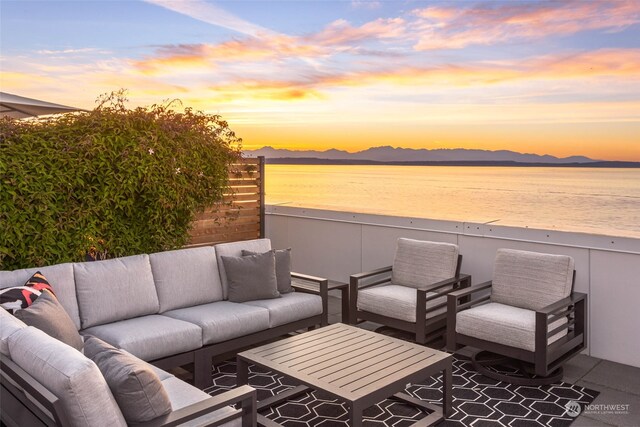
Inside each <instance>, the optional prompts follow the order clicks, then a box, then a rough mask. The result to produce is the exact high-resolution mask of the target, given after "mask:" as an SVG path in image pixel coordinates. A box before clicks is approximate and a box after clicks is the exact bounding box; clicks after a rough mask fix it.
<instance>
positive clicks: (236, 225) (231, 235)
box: [188, 158, 264, 246]
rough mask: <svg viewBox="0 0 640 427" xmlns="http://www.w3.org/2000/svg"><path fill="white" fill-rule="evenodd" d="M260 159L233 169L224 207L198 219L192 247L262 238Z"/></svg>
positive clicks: (200, 214) (212, 207)
mask: <svg viewBox="0 0 640 427" xmlns="http://www.w3.org/2000/svg"><path fill="white" fill-rule="evenodd" d="M261 171H262V167H261V165H260V159H257V158H252V159H243V160H242V161H240V162H238V163H234V164H232V165H231V167H230V168H229V180H228V185H229V186H228V187H227V189H226V190H225V194H224V197H223V200H222V202H221V203H219V204H216V205H215V206H211V207H210V208H208V209H206V210H205V211H204V212H203V213H199V214H197V215H196V219H195V220H194V222H193V224H192V229H191V232H190V235H191V238H190V241H189V245H188V246H204V245H213V244H217V243H223V242H231V241H237V240H248V239H256V238H259V237H260V234H261V228H262V224H261V223H260V222H261V218H262V215H261V211H260V209H261V207H262V205H263V202H264V200H263V197H264V195H263V194H261V185H262V180H263V177H262V176H261Z"/></svg>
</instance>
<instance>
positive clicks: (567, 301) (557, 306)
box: [536, 292, 587, 316]
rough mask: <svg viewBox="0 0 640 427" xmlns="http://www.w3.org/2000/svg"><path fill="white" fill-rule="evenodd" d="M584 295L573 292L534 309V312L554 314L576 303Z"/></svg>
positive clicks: (585, 295) (583, 297)
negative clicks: (538, 308)
mask: <svg viewBox="0 0 640 427" xmlns="http://www.w3.org/2000/svg"><path fill="white" fill-rule="evenodd" d="M586 297H587V294H583V293H581V292H573V293H572V294H571V295H569V296H568V297H566V298H563V299H561V300H560V301H558V302H554V303H553V304H549V305H548V306H546V307H543V308H541V309H540V310H536V313H541V314H544V315H546V316H549V315H550V314H554V313H556V312H557V311H560V310H561V309H563V308H567V307H569V306H570V305H574V304H576V303H577V302H578V301H582V300H584V299H585V298H586Z"/></svg>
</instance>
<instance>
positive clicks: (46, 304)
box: [14, 290, 84, 350]
mask: <svg viewBox="0 0 640 427" xmlns="http://www.w3.org/2000/svg"><path fill="white" fill-rule="evenodd" d="M14 316H16V317H17V318H18V319H20V320H22V321H23V322H24V323H26V324H27V325H29V326H33V327H35V328H38V329H40V330H41V331H42V332H44V333H46V334H47V335H49V336H52V337H53V338H55V339H57V340H58V341H62V342H63V343H65V344H67V345H69V346H71V347H73V348H75V349H76V350H82V346H83V345H84V343H83V342H82V337H81V336H80V334H79V333H78V330H77V329H76V326H75V325H74V324H73V320H71V318H70V317H69V315H68V314H67V312H66V311H65V309H64V308H63V307H62V304H60V302H58V298H56V297H55V296H54V295H53V294H52V293H51V292H49V291H47V290H43V291H42V293H41V294H40V296H39V297H38V299H36V300H35V301H34V302H33V304H31V305H30V306H29V307H27V308H23V309H22V310H17V311H16V312H15V313H14Z"/></svg>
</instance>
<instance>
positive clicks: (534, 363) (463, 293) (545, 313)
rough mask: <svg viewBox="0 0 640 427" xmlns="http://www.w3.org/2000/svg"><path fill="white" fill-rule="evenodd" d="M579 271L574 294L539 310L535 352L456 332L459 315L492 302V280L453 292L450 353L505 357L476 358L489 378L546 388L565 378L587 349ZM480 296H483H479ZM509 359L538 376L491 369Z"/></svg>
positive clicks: (449, 318) (584, 298) (477, 366)
mask: <svg viewBox="0 0 640 427" xmlns="http://www.w3.org/2000/svg"><path fill="white" fill-rule="evenodd" d="M575 277H576V272H575V270H574V271H573V283H572V285H571V290H572V292H571V294H570V295H569V296H568V297H566V298H563V299H562V300H560V301H558V302H555V303H553V304H550V305H548V306H546V307H544V308H542V309H540V310H536V326H535V351H528V350H524V349H521V348H517V347H511V346H508V345H503V344H498V343H495V342H492V341H487V340H482V339H478V338H475V337H471V336H468V335H464V334H460V333H457V332H456V315H457V314H458V313H459V312H460V311H462V310H466V309H469V308H472V307H475V306H477V305H479V304H484V303H486V302H487V301H489V300H490V299H491V292H490V290H491V286H492V284H493V282H492V281H491V280H490V281H488V282H484V283H481V284H478V285H474V286H472V287H470V288H467V289H462V290H458V291H455V292H451V293H450V294H449V295H448V297H447V303H448V308H447V350H449V351H451V352H454V351H456V350H457V349H458V348H460V347H462V346H471V347H474V348H477V349H480V350H482V351H486V352H491V353H494V354H497V355H501V356H503V357H502V358H489V359H486V360H480V353H481V352H482V351H481V352H478V353H476V354H474V355H473V357H472V362H473V364H474V367H475V369H476V370H478V371H479V372H480V373H482V374H483V375H485V376H488V377H491V378H494V379H497V380H499V381H505V382H509V383H512V384H520V385H544V384H550V383H553V382H556V381H559V380H561V379H562V375H563V371H562V365H563V364H564V363H566V362H567V361H568V360H569V359H571V358H572V357H574V356H575V355H577V354H578V353H580V352H581V351H582V350H584V349H585V348H586V346H587V335H586V333H585V325H586V320H587V308H586V304H587V295H586V294H584V293H580V292H573V286H574V284H575ZM478 294H480V295H478ZM563 317H566V318H567V323H565V324H564V325H561V326H559V327H557V328H555V329H553V330H550V331H548V326H549V325H550V324H551V323H553V322H555V321H557V320H559V319H561V318H563ZM564 330H566V331H567V334H566V335H565V336H563V337H562V338H560V339H559V340H557V341H554V342H553V343H551V344H550V345H547V340H548V338H550V337H552V336H554V335H556V334H558V333H560V332H562V331H564ZM509 360H515V361H519V362H520V363H519V364H518V367H519V368H520V372H521V373H523V374H529V375H536V376H537V378H534V377H531V376H529V377H526V376H525V377H519V376H512V375H508V374H501V373H499V372H496V371H495V370H490V369H488V368H487V366H491V365H499V364H502V363H504V362H508V361H509Z"/></svg>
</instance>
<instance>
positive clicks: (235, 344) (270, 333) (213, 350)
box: [149, 273, 329, 389]
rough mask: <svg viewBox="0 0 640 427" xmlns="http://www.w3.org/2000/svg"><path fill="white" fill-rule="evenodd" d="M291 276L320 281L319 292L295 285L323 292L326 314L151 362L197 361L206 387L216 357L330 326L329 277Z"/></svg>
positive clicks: (163, 365)
mask: <svg viewBox="0 0 640 427" xmlns="http://www.w3.org/2000/svg"><path fill="white" fill-rule="evenodd" d="M291 278H295V279H297V280H300V281H303V282H311V283H314V284H317V286H318V291H317V292H314V291H312V290H310V289H309V287H301V286H296V283H295V282H294V283H292V284H291V286H292V287H293V288H294V289H295V291H296V292H303V293H312V294H316V295H320V297H321V298H322V314H319V315H316V316H312V317H308V318H306V319H301V320H298V321H295V322H291V323H287V324H284V325H280V326H277V327H275V328H270V329H266V330H264V331H260V332H255V333H253V334H249V335H244V336H242V337H238V338H234V339H231V340H227V341H223V342H220V343H214V344H210V345H206V346H204V347H201V348H199V349H196V350H192V351H187V352H184V353H179V354H175V355H172V356H168V357H164V358H161V359H156V360H152V361H149V363H151V364H152V365H155V366H157V367H158V368H160V369H171V368H175V367H178V366H184V365H187V364H190V363H193V365H194V374H193V383H194V385H195V386H196V387H198V388H200V389H203V388H205V387H208V386H210V385H211V365H212V363H213V361H214V359H216V360H218V359H223V360H224V359H226V358H229V357H233V356H235V355H236V353H237V352H238V351H241V350H244V349H246V348H248V347H251V346H255V345H259V344H262V343H264V342H266V341H269V340H272V339H275V338H277V337H280V336H283V335H287V334H289V333H292V332H295V331H298V330H300V329H305V328H313V327H315V326H317V325H320V326H326V325H327V324H328V297H329V294H328V292H329V291H328V284H329V281H328V280H327V279H323V278H320V277H314V276H309V275H306V274H300V273H291Z"/></svg>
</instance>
